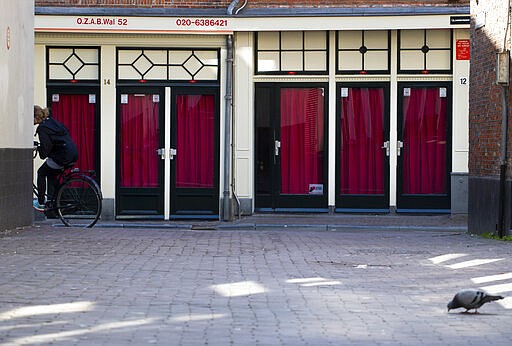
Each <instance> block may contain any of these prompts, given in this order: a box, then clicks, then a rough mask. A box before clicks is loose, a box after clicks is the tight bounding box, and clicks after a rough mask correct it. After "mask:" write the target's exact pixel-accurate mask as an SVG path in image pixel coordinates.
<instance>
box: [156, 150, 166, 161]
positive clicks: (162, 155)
mask: <svg viewBox="0 0 512 346" xmlns="http://www.w3.org/2000/svg"><path fill="white" fill-rule="evenodd" d="M156 154H157V155H159V156H160V158H161V159H162V160H165V148H160V149H156Z"/></svg>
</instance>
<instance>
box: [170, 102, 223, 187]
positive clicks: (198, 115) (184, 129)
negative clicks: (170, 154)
mask: <svg viewBox="0 0 512 346" xmlns="http://www.w3.org/2000/svg"><path fill="white" fill-rule="evenodd" d="M176 107H177V113H176V117H177V129H176V133H177V134H176V137H177V140H176V142H177V144H176V151H177V156H176V157H175V160H176V187H180V188H211V187H213V178H214V159H215V151H214V150H215V148H214V134H215V131H214V130H215V98H214V95H178V96H177V99H176Z"/></svg>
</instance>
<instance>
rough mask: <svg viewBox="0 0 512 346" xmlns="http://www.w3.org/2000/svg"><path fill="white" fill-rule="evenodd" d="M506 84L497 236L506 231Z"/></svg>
mask: <svg viewBox="0 0 512 346" xmlns="http://www.w3.org/2000/svg"><path fill="white" fill-rule="evenodd" d="M507 89H508V86H504V85H503V86H502V92H501V155H500V156H501V157H500V160H501V163H500V197H499V211H498V236H499V237H500V238H503V237H504V236H505V235H506V234H505V233H506V232H507V229H506V228H507V227H506V225H505V196H506V178H507V177H506V175H507V142H508V131H507V129H508V102H507V100H508V90H507Z"/></svg>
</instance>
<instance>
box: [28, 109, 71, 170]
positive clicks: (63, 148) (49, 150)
mask: <svg viewBox="0 0 512 346" xmlns="http://www.w3.org/2000/svg"><path fill="white" fill-rule="evenodd" d="M36 133H37V134H38V135H39V143H40V146H39V157H40V158H41V159H43V160H44V159H46V158H47V157H49V158H51V159H52V160H53V161H55V162H56V163H58V164H59V165H61V166H68V165H70V164H72V163H75V162H76V160H78V149H77V148H76V145H75V143H73V140H72V139H71V137H70V135H69V132H68V129H67V128H66V127H65V126H64V125H62V124H61V123H60V122H58V121H57V120H55V119H53V118H51V117H48V118H46V119H45V120H43V122H42V123H40V124H39V126H38V127H37V130H36Z"/></svg>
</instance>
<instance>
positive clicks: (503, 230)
mask: <svg viewBox="0 0 512 346" xmlns="http://www.w3.org/2000/svg"><path fill="white" fill-rule="evenodd" d="M507 11H508V14H507V24H506V27H505V39H504V42H503V51H502V53H503V52H505V51H506V50H507V34H508V33H509V30H510V25H511V23H510V19H511V18H510V16H511V11H512V0H509V1H508V8H507ZM508 40H509V41H508V42H509V44H510V42H511V41H510V36H509V39H508ZM509 59H510V54H509V53H507V60H509ZM508 73H509V75H508V76H507V81H506V83H503V84H501V88H502V90H501V155H500V160H501V162H500V191H499V210H498V236H499V237H500V238H503V237H504V236H505V235H507V233H508V228H509V227H507V225H505V221H506V220H505V213H506V208H505V204H506V203H505V199H506V195H507V193H506V179H507V144H508V109H509V107H508V88H509V84H510V81H509V79H510V71H509V72H508Z"/></svg>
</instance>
